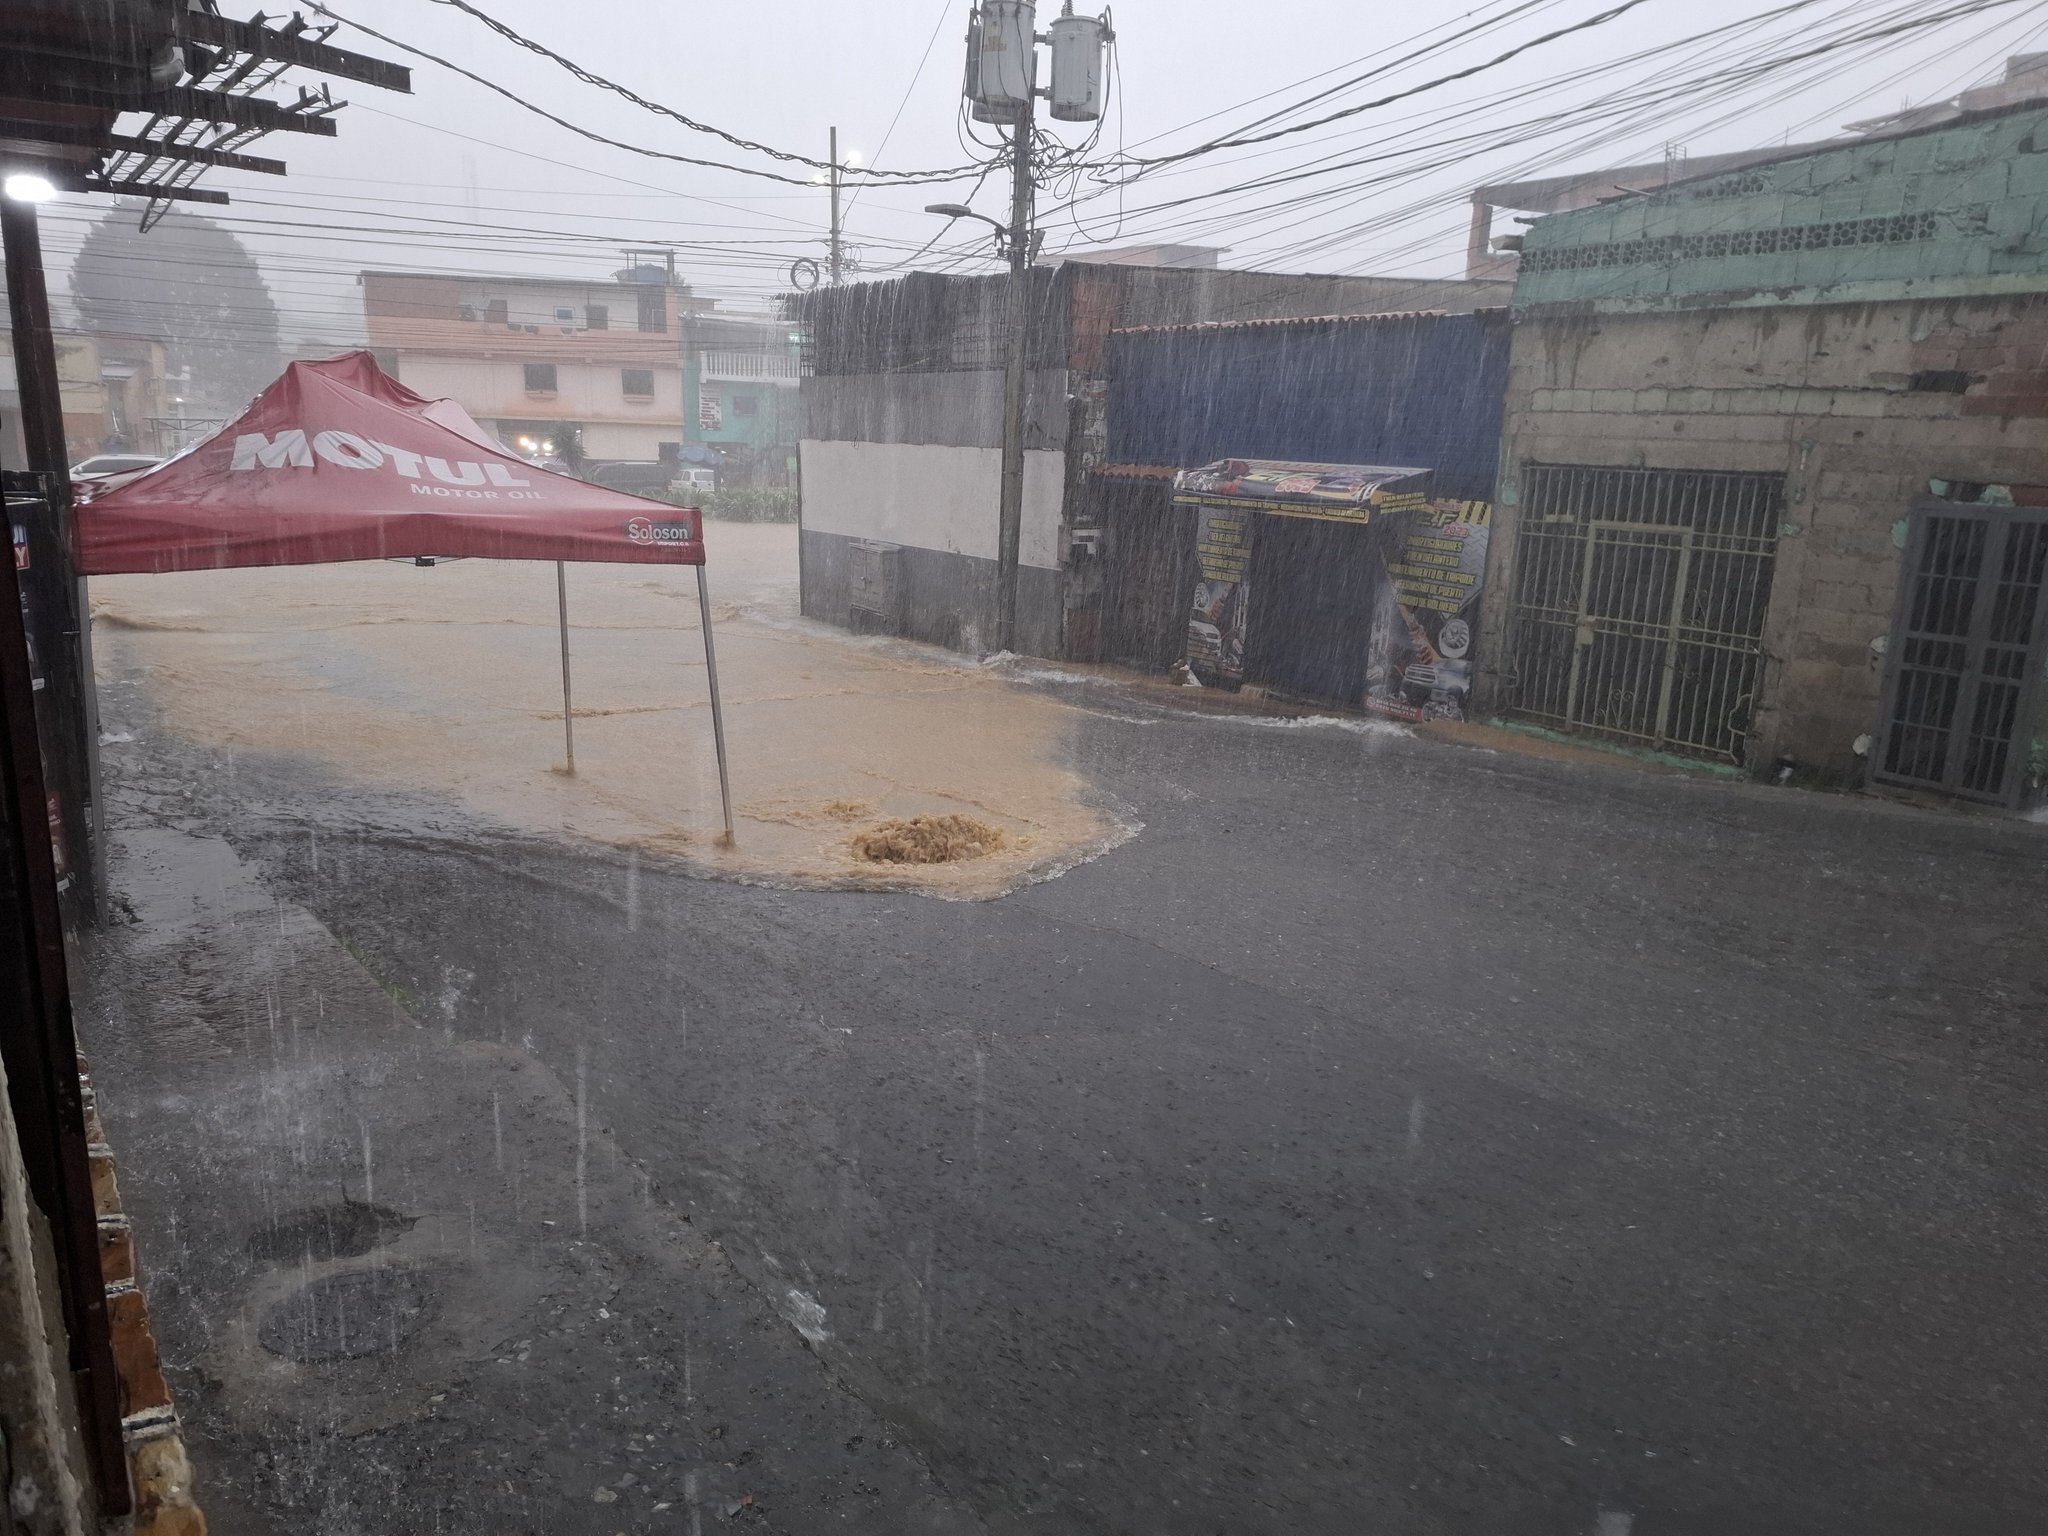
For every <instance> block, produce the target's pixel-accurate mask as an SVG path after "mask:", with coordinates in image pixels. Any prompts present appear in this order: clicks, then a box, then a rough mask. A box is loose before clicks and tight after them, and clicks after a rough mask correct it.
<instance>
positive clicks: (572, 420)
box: [361, 266, 712, 463]
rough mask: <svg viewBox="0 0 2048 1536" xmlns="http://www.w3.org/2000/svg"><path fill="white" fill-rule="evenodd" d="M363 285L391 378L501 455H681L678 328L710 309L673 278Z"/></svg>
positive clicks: (402, 279) (624, 274)
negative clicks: (468, 424) (544, 449)
mask: <svg viewBox="0 0 2048 1536" xmlns="http://www.w3.org/2000/svg"><path fill="white" fill-rule="evenodd" d="M361 282H362V288H363V314H364V320H365V324H366V327H367V329H368V333H369V343H370V347H371V349H372V350H373V351H374V352H375V353H376V354H377V358H378V361H379V362H380V363H382V364H383V366H384V369H385V371H386V372H387V373H390V374H392V375H393V376H394V377H395V378H397V379H399V380H400V381H401V382H403V383H404V384H406V385H407V386H408V387H410V388H412V389H415V390H418V391H419V392H420V393H421V394H423V395H429V396H437V397H438V396H445V397H447V398H449V399H452V400H455V401H456V402H458V403H459V404H461V405H462V406H463V407H464V408H465V409H466V410H468V412H469V413H470V415H472V416H474V417H475V418H476V419H477V420H478V421H479V422H481V423H483V425H484V426H485V427H487V428H490V429H491V430H494V431H496V432H497V434H498V435H499V437H500V438H502V439H503V440H504V441H505V442H506V443H508V444H511V445H513V446H515V447H527V445H528V444H529V443H530V444H532V445H535V446H536V447H537V446H538V445H539V444H542V443H546V442H553V443H555V444H556V445H557V448H558V449H559V450H561V451H564V452H572V451H573V450H572V448H571V445H572V444H574V445H575V447H576V448H580V451H581V453H582V454H583V455H584V456H586V457H588V458H591V459H624V460H641V461H646V462H650V463H651V462H654V461H655V460H658V459H662V458H673V457H674V456H675V455H676V454H677V452H678V451H679V448H680V445H681V443H682V442H683V440H684V399H683V344H682V337H681V331H680V324H681V320H682V317H683V315H684V314H685V313H686V312H687V311H690V310H692V309H700V310H708V309H710V308H711V307H712V305H711V301H709V300H702V299H696V298H693V297H692V296H691V295H690V294H689V291H688V289H687V288H686V287H684V286H683V285H681V284H678V283H676V282H675V281H674V280H673V278H672V276H671V274H670V273H669V272H668V270H667V269H666V268H663V267H649V266H637V267H629V268H627V269H625V270H624V271H621V272H618V273H615V274H613V275H612V276H611V277H610V278H608V279H602V280H595V281H591V280H582V279H576V278H527V277H487V276H470V275H466V274H460V273H417V272H365V273H363V274H362V277H361ZM689 406H690V412H691V415H692V416H693V417H694V415H695V413H696V410H697V402H696V401H695V400H692V401H690V402H689ZM529 451H531V450H529Z"/></svg>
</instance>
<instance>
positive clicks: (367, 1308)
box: [257, 1268, 434, 1365]
mask: <svg viewBox="0 0 2048 1536" xmlns="http://www.w3.org/2000/svg"><path fill="white" fill-rule="evenodd" d="M433 1313H434V1290H433V1287H432V1285H431V1284H430V1283H429V1282H428V1281H427V1279H426V1277H425V1276H424V1275H422V1274H420V1273H419V1272H418V1271H416V1270H410V1269H398V1268H390V1269H351V1270H344V1271H342V1272H341V1273H340V1274H336V1275H324V1276H322V1277H321V1278H320V1279H318V1280H314V1281H311V1282H309V1283H308V1284H306V1285H302V1286H300V1287H299V1288H298V1289H297V1290H296V1291H293V1292H292V1293H291V1294H290V1295H289V1296H287V1297H285V1298H284V1299H283V1300H282V1301H280V1302H278V1303H277V1304H276V1305H274V1306H273V1307H271V1309H270V1310H269V1312H268V1313H266V1314H265V1315H264V1318H263V1326H262V1328H261V1329H260V1330H259V1331H258V1335H257V1337H258V1338H259V1339H260V1340H261V1341H262V1344H263V1347H264V1348H265V1349H267V1350H269V1351H270V1352H271V1353H272V1354H273V1355H282V1356H283V1357H284V1358H285V1359H287V1360H297V1361H299V1362H300V1363H302V1364H307V1365H315V1364H321V1363H323V1362H326V1361H329V1360H356V1359H360V1358H361V1357H363V1356H364V1355H377V1354H396V1353H398V1351H399V1350H400V1349H402V1348H403V1347H404V1346H405V1345H406V1344H407V1343H408V1342H410V1341H411V1339H412V1338H413V1336H414V1335H415V1334H417V1333H418V1332H419V1331H420V1329H421V1328H422V1327H423V1326H424V1325H425V1324H426V1323H427V1322H428V1320H429V1319H430V1318H431V1317H432V1316H433Z"/></svg>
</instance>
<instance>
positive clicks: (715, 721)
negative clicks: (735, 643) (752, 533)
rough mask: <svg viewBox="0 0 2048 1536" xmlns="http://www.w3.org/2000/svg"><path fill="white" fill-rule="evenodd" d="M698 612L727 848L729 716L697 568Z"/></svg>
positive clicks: (707, 589) (706, 593)
mask: <svg viewBox="0 0 2048 1536" xmlns="http://www.w3.org/2000/svg"><path fill="white" fill-rule="evenodd" d="M697 611H698V613H699V614H701V615H702V617H703V624H704V670H705V672H706V673H707V674H709V676H710V678H711V740H712V742H713V743H714V744H715V745H716V746H717V748H718V799H719V802H720V804H721V805H723V806H724V808H725V844H726V846H727V847H728V848H730V847H731V846H732V844H733V829H732V780H731V779H730V778H729V777H728V776H727V774H726V769H725V713H724V711H723V710H721V709H720V708H719V704H718V653H717V652H716V651H715V650H714V649H712V645H711V584H710V583H709V582H708V581H706V580H705V577H704V567H703V566H701V565H700V566H698V567H697Z"/></svg>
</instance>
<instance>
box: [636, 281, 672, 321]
mask: <svg viewBox="0 0 2048 1536" xmlns="http://www.w3.org/2000/svg"><path fill="white" fill-rule="evenodd" d="M639 297H640V329H641V330H643V331H665V330H667V329H668V295H667V294H666V293H664V292H663V291H662V290H661V289H659V288H655V289H652V290H649V291H645V292H643V293H641V294H640V296H639Z"/></svg>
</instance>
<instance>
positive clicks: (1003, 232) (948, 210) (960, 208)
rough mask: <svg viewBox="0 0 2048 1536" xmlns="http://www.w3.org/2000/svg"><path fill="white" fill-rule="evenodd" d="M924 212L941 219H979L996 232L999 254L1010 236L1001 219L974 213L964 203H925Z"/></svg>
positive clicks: (1008, 228) (997, 251)
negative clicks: (933, 214)
mask: <svg viewBox="0 0 2048 1536" xmlns="http://www.w3.org/2000/svg"><path fill="white" fill-rule="evenodd" d="M924 211H925V212H926V213H936V214H937V215H938V216H939V217H940V218H942V219H979V220H981V222H982V223H984V224H986V225H988V226H989V228H991V229H993V230H994V231H995V232H996V254H997V255H1001V254H1002V250H1003V244H1004V242H1005V241H1007V240H1008V239H1009V238H1010V226H1009V225H1007V224H1005V223H1004V222H1003V221H1002V220H1001V219H992V218H990V217H989V216H988V215H987V214H985V213H976V212H975V211H974V210H973V209H972V208H970V207H968V206H967V205H966V204H965V203H926V204H925V205H924Z"/></svg>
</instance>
